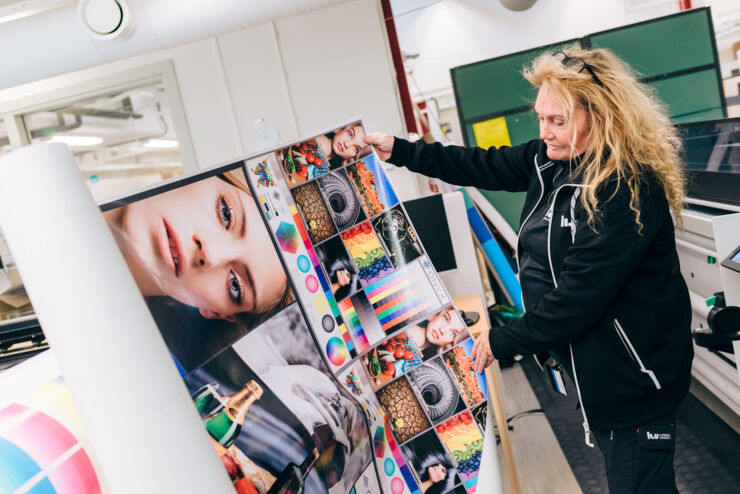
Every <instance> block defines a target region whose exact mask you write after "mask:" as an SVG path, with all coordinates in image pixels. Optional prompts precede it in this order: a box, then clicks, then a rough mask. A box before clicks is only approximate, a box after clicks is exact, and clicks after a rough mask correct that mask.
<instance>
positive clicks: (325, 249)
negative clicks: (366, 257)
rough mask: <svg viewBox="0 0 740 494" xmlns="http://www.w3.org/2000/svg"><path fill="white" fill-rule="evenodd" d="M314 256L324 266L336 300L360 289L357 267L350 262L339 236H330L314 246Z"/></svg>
mask: <svg viewBox="0 0 740 494" xmlns="http://www.w3.org/2000/svg"><path fill="white" fill-rule="evenodd" d="M316 256H317V257H318V258H319V262H320V263H321V265H322V266H323V267H324V272H325V273H326V277H327V279H328V280H329V287H330V289H331V293H332V294H333V295H334V298H335V299H336V300H342V299H344V298H346V297H348V296H349V295H351V294H353V293H354V292H356V291H358V290H360V288H361V285H360V278H359V277H358V276H357V268H355V266H354V264H352V261H351V260H350V258H349V254H347V250H346V249H345V248H344V243H343V242H342V239H341V237H339V236H336V237H332V238H330V239H329V240H327V241H326V242H324V243H322V244H321V245H318V246H316Z"/></svg>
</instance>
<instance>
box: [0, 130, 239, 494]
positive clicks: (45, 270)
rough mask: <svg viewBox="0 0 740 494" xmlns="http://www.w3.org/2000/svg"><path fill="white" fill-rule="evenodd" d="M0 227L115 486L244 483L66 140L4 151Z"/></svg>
mask: <svg viewBox="0 0 740 494" xmlns="http://www.w3.org/2000/svg"><path fill="white" fill-rule="evenodd" d="M0 228H2V230H3V233H4V234H5V237H6V240H7V243H8V245H9V247H10V250H11V253H12V255H13V257H14V259H15V261H16V263H17V265H18V268H19V271H20V273H21V276H22V277H23V281H24V284H25V286H26V290H27V292H28V294H29V296H30V298H31V302H32V304H33V306H34V309H35V310H36V314H37V316H38V319H39V322H40V323H41V327H42V328H43V330H44V333H45V334H46V336H47V338H48V340H49V344H50V346H51V348H52V350H53V352H54V355H55V357H56V359H57V361H58V363H59V367H60V369H61V370H62V373H63V375H64V380H65V382H66V383H67V385H68V386H69V389H70V392H71V394H72V397H73V399H74V401H75V405H76V406H77V408H78V410H79V413H80V416H81V418H82V421H83V424H84V426H85V429H86V431H87V434H88V436H89V438H90V442H91V444H92V447H93V450H94V452H95V456H96V457H97V459H98V461H99V463H100V467H101V470H102V472H103V475H104V477H105V482H106V484H107V485H108V486H109V487H110V489H111V491H112V492H113V493H121V494H128V493H132V492H136V493H148V492H151V493H162V492H177V493H191V492H192V493H197V494H201V493H203V492H209V493H227V492H228V493H233V492H234V490H233V487H232V486H231V483H230V482H229V478H228V476H227V475H226V472H225V471H224V468H223V466H222V465H221V462H220V461H219V459H218V457H217V455H216V454H215V452H214V450H213V446H212V445H211V441H210V439H209V437H208V435H207V432H206V430H205V428H204V427H203V424H202V422H201V420H200V417H199V416H198V413H197V411H196V410H195V407H194V406H193V403H192V400H191V399H190V395H189V393H188V392H187V389H186V388H185V385H184V384H183V382H182V380H181V379H180V376H179V374H178V372H177V370H176V368H175V366H174V364H173V362H172V360H171V358H170V355H169V353H168V351H167V348H166V346H165V344H164V342H163V340H162V337H161V336H160V334H159V331H158V329H157V327H156V325H155V323H154V320H153V319H152V316H151V314H150V313H149V310H148V308H147V306H146V304H145V302H144V299H143V297H142V296H141V293H140V291H139V289H138V287H137V286H136V283H135V282H134V279H133V277H132V276H131V273H130V272H129V270H128V267H127V266H126V263H125V261H124V260H123V257H122V256H121V253H120V251H119V249H118V246H117V245H116V242H115V240H114V239H113V236H112V234H111V232H110V230H109V229H108V225H107V224H106V223H105V221H104V220H103V216H102V215H101V214H100V210H99V209H98V207H97V206H96V205H95V202H94V201H93V199H92V197H91V196H90V193H89V192H88V190H87V187H86V186H85V183H84V181H83V179H82V176H81V174H80V171H79V169H78V168H77V164H76V163H75V161H74V158H73V157H72V154H71V153H70V152H69V150H68V149H67V147H66V146H65V145H63V144H38V145H32V146H27V147H24V148H21V149H19V150H17V151H14V152H12V153H10V154H8V155H6V156H4V157H3V158H2V159H0Z"/></svg>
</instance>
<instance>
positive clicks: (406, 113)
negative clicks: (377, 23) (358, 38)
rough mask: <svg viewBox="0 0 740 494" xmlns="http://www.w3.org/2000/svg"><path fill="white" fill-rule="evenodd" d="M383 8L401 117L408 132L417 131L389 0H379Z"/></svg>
mask: <svg viewBox="0 0 740 494" xmlns="http://www.w3.org/2000/svg"><path fill="white" fill-rule="evenodd" d="M380 5H381V7H382V8H383V18H384V19H385V30H386V32H387V33H388V43H389V44H390V48H391V56H392V57H393V66H394V67H395V69H396V81H397V82H398V92H399V93H400V96H401V108H402V109H403V118H404V120H405V121H406V130H407V131H408V132H416V133H418V132H419V131H418V130H417V128H416V118H414V107H413V106H412V103H411V95H410V94H409V85H408V83H407V82H406V68H405V67H404V66H403V56H402V55H401V47H400V46H399V44H398V35H397V34H396V24H395V22H393V10H392V9H391V2H390V0H380Z"/></svg>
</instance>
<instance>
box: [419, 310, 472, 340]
mask: <svg viewBox="0 0 740 494" xmlns="http://www.w3.org/2000/svg"><path fill="white" fill-rule="evenodd" d="M464 330H465V325H464V324H463V322H462V319H460V316H459V315H458V314H457V311H456V310H455V309H453V308H452V307H450V308H448V309H445V310H443V311H442V312H440V313H439V314H435V315H433V316H432V317H430V318H429V323H428V324H427V329H426V337H427V340H428V341H429V343H431V344H433V345H436V346H439V347H443V346H446V345H449V344H451V343H452V342H453V341H455V336H457V335H458V334H459V333H460V332H461V331H464Z"/></svg>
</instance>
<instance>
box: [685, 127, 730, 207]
mask: <svg viewBox="0 0 740 494" xmlns="http://www.w3.org/2000/svg"><path fill="white" fill-rule="evenodd" d="M677 128H678V133H679V136H680V138H681V141H682V142H683V151H682V153H681V160H682V162H683V164H684V166H685V167H686V172H687V178H688V180H687V194H688V196H689V197H693V198H696V199H703V200H708V201H713V202H720V203H728V204H740V192H738V191H740V118H726V119H722V120H709V121H706V122H694V123H688V124H681V125H678V126H677Z"/></svg>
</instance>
